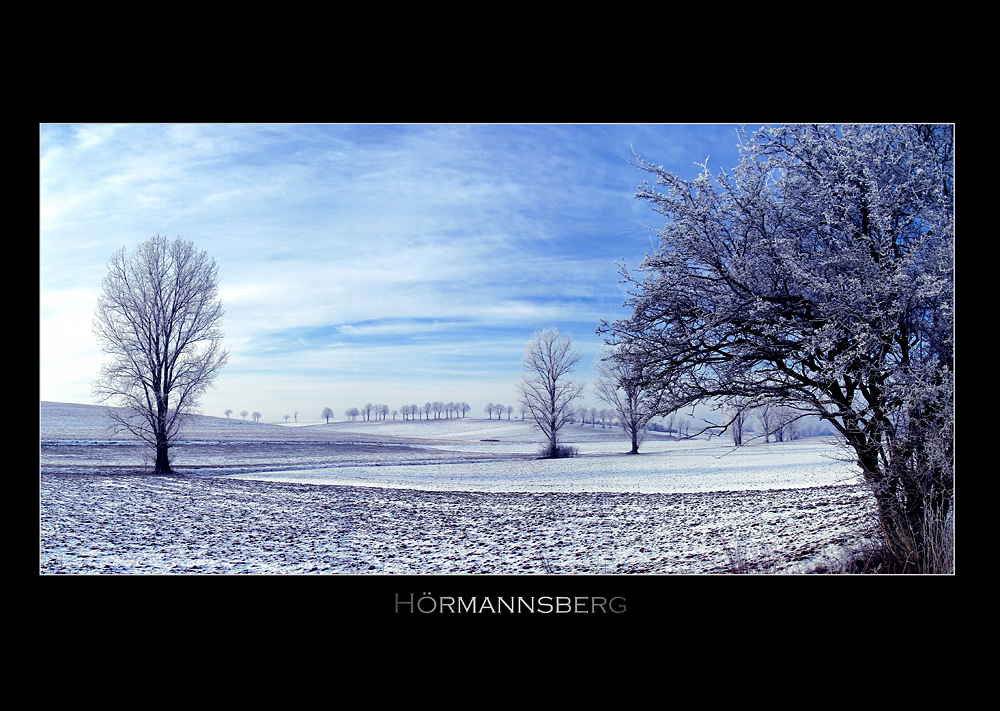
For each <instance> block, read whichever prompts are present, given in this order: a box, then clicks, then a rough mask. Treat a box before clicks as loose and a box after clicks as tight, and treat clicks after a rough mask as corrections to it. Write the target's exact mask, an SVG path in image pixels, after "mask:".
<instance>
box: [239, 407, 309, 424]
mask: <svg viewBox="0 0 1000 711" xmlns="http://www.w3.org/2000/svg"><path fill="white" fill-rule="evenodd" d="M232 414H233V411H232V410H226V412H225V415H226V419H227V420H228V419H229V416H230V415H232ZM295 414H296V415H298V414H299V413H295ZM247 415H250V417H252V418H253V421H254V422H258V421H260V418H261V417H263V415H261V414H260V413H259V412H254V413H253V414H252V415H251V414H250V413H249V412H247V411H246V410H242V411H240V417H242V418H243V419H244V420H245V419H246V418H247ZM285 417H286V418H287V417H288V416H287V415H286V416H285Z"/></svg>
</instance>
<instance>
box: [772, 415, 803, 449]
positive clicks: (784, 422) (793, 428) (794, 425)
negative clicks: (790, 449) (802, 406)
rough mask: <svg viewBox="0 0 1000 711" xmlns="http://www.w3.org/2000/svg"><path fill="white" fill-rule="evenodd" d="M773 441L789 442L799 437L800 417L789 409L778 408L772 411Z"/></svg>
mask: <svg viewBox="0 0 1000 711" xmlns="http://www.w3.org/2000/svg"><path fill="white" fill-rule="evenodd" d="M774 417H775V425H774V439H775V440H777V441H778V442H784V441H785V440H788V441H789V442H790V441H792V440H793V439H798V437H799V418H801V417H802V415H801V414H798V413H796V412H795V410H793V409H792V408H790V407H778V408H776V409H775V411H774Z"/></svg>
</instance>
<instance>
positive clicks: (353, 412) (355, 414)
mask: <svg viewBox="0 0 1000 711" xmlns="http://www.w3.org/2000/svg"><path fill="white" fill-rule="evenodd" d="M344 415H345V416H347V417H349V418H351V422H354V421H355V420H356V419H358V417H359V416H360V415H361V410H359V409H358V408H356V407H352V408H351V409H350V410H348V411H347V412H345V413H344Z"/></svg>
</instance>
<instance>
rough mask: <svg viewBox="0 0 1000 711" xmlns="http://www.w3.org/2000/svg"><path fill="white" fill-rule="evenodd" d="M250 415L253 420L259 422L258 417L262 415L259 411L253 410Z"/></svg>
mask: <svg viewBox="0 0 1000 711" xmlns="http://www.w3.org/2000/svg"><path fill="white" fill-rule="evenodd" d="M250 417H252V418H253V421H254V422H260V418H261V417H263V415H261V414H260V413H259V412H254V413H253V414H252V415H250Z"/></svg>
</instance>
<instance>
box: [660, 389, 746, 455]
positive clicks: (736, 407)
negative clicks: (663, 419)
mask: <svg viewBox="0 0 1000 711" xmlns="http://www.w3.org/2000/svg"><path fill="white" fill-rule="evenodd" d="M727 413H728V415H727V416H728V417H729V418H730V420H729V432H730V434H731V435H732V436H733V445H734V446H736V447H742V446H743V433H744V431H745V430H746V425H747V418H748V417H749V414H748V413H747V404H746V400H744V399H742V398H736V399H734V400H733V401H732V402H731V403H730V404H729V408H728V410H727ZM672 419H673V416H671V420H672Z"/></svg>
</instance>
